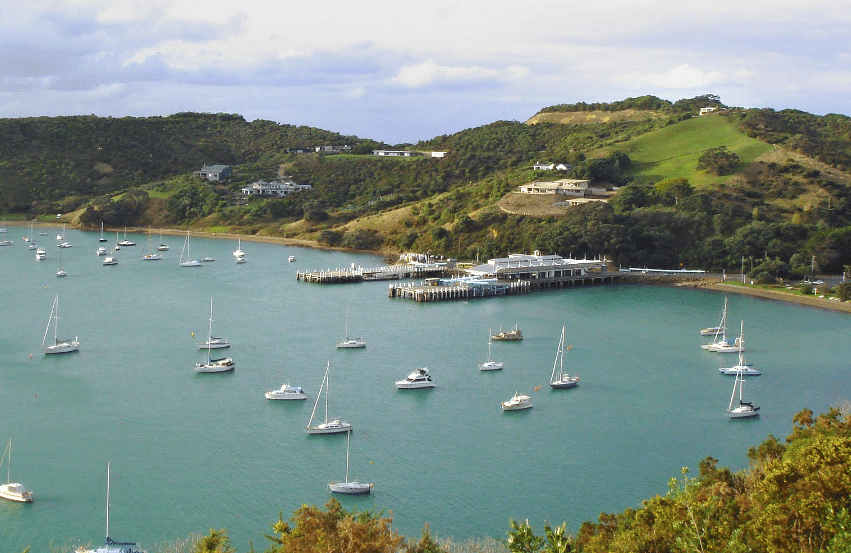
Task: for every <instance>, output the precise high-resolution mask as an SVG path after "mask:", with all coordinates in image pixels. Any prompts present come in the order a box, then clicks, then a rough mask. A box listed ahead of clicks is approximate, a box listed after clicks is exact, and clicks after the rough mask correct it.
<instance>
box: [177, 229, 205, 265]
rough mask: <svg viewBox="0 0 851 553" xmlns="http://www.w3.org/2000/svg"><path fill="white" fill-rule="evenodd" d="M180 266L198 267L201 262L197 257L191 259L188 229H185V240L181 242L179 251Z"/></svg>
mask: <svg viewBox="0 0 851 553" xmlns="http://www.w3.org/2000/svg"><path fill="white" fill-rule="evenodd" d="M179 263H180V266H181V267H200V266H201V262H200V261H198V260H197V259H192V254H190V253H189V231H188V230H187V231H186V241H185V242H184V243H183V250H182V251H181V252H180V262H179Z"/></svg>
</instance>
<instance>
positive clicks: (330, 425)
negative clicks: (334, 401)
mask: <svg viewBox="0 0 851 553" xmlns="http://www.w3.org/2000/svg"><path fill="white" fill-rule="evenodd" d="M330 370H331V362H330V361H328V366H327V367H326V368H325V376H324V377H323V378H322V385H321V386H319V393H318V394H316V401H315V402H313V412H312V413H310V420H309V421H307V426H305V427H304V431H305V432H307V433H308V434H339V433H340V432H348V431H350V430H351V429H352V425H351V424H349V423H347V422H345V421H342V420H340V419H330V418H329V417H328V402H329V399H328V398H329V396H330V395H331V392H330V389H331V383H330V380H329V379H328V373H329V372H330ZM323 391H324V392H325V421H324V422H321V423H319V424H316V425H314V424H313V418H314V417H315V416H316V406H317V405H319V399H320V398H321V397H322V392H323Z"/></svg>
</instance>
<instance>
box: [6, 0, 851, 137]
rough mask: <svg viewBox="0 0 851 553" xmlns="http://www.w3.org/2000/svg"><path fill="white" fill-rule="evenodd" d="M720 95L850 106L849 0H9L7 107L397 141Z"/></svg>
mask: <svg viewBox="0 0 851 553" xmlns="http://www.w3.org/2000/svg"><path fill="white" fill-rule="evenodd" d="M647 94H650V95H654V96H658V97H659V98H663V99H666V100H671V101H676V100H679V99H682V98H692V97H694V96H699V95H702V94H715V95H717V96H719V97H720V99H721V102H722V103H724V104H725V105H728V106H737V107H746V108H753V107H757V108H772V109H776V110H781V109H789V108H791V109H798V110H802V111H805V112H808V113H813V114H817V115H824V114H827V113H840V114H844V115H851V10H849V9H848V6H847V5H846V3H845V2H841V1H839V0H834V1H830V0H807V1H806V2H804V1H801V0H796V1H794V2H792V1H789V0H775V1H772V2H768V1H766V0H745V1H738V2H733V1H729V0H717V1H715V2H696V1H694V0H634V1H628V0H596V1H590V2H589V1H582V2H580V1H577V0H524V1H522V2H520V1H516V0H515V1H505V0H489V1H479V0H454V1H444V0H419V1H417V2H412V1H408V0H393V1H383V0H359V1H354V0H349V1H340V0H324V1H323V0H314V1H307V2H305V1H301V2H286V1H284V0H204V1H200V0H148V1H145V0H130V1H128V0H37V1H34V0H30V1H25V0H6V2H4V4H3V10H2V16H1V17H0V117H2V118H15V117H31V116H59V115H88V114H94V115H98V116H104V117H107V116H108V117H126V116H130V117H147V116H157V115H170V114H173V113H177V112H182V111H194V112H206V113H236V114H240V115H242V116H243V117H245V118H246V119H247V120H249V121H253V120H256V119H263V120H270V121H275V122H277V123H282V124H291V125H306V126H310V127H318V128H321V129H326V130H330V131H334V132H338V133H341V134H344V135H351V136H357V137H360V138H370V139H374V140H377V141H380V142H385V143H388V144H391V145H395V144H403V143H416V142H417V141H420V140H428V139H430V138H434V137H435V136H439V135H443V134H453V133H456V132H459V131H462V130H464V129H468V128H473V127H478V126H481V125H486V124H488V123H492V122H494V121H501V120H508V121H521V122H522V121H526V120H527V119H529V118H530V117H532V116H533V115H534V114H535V113H537V112H538V111H539V110H540V109H541V108H544V107H546V106H551V105H556V104H565V103H568V104H569V103H576V102H587V103H592V102H612V101H618V100H623V99H625V98H630V97H637V96H643V95H647Z"/></svg>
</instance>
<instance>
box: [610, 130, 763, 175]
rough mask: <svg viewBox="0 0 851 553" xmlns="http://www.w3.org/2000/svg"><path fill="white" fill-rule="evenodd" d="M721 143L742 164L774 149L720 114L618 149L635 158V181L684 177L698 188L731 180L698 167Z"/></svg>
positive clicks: (621, 145)
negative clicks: (710, 150)
mask: <svg viewBox="0 0 851 553" xmlns="http://www.w3.org/2000/svg"><path fill="white" fill-rule="evenodd" d="M719 146H726V147H727V149H728V150H729V151H731V152H733V153H735V154H737V155H738V156H739V158H741V160H742V163H751V162H753V161H755V160H756V159H757V158H759V156H761V155H763V154H765V153H766V152H769V151H771V149H772V146H771V145H770V144H767V143H765V142H762V141H759V140H755V139H753V138H749V137H748V136H747V135H746V134H745V133H744V132H743V131H742V130H741V129H740V128H739V126H738V119H737V118H736V117H733V116H724V115H720V114H711V115H704V116H702V117H693V118H691V119H686V120H685V121H681V122H679V123H676V124H674V125H669V126H667V127H663V128H661V129H658V130H654V131H651V132H649V133H646V134H643V135H641V136H637V137H635V138H633V139H631V140H628V141H626V142H623V143H621V144H618V145H617V147H616V148H617V150H619V151H622V152H624V153H626V154H627V155H628V156H629V158H630V159H631V160H632V164H633V165H632V168H631V170H630V171H629V174H630V176H632V177H633V178H634V180H635V182H636V183H647V184H650V183H654V182H657V181H659V180H661V179H664V178H684V179H688V181H689V182H691V183H692V184H693V185H695V186H697V187H707V186H711V185H715V184H717V183H719V182H725V181H727V180H728V179H729V176H727V177H719V176H716V175H711V174H708V173H706V172H704V171H698V170H697V161H698V158H699V157H700V156H701V155H702V154H703V153H704V152H705V151H706V150H709V149H710V148H717V147H719Z"/></svg>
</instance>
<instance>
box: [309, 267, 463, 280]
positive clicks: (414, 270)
mask: <svg viewBox="0 0 851 553" xmlns="http://www.w3.org/2000/svg"><path fill="white" fill-rule="evenodd" d="M447 271H448V267H447V264H446V263H408V264H405V265H387V266H383V267H370V268H364V267H350V268H348V269H325V270H318V271H298V272H297V273H296V280H303V281H304V282H312V283H315V284H346V283H349V282H363V281H372V280H401V279H405V278H427V277H439V276H445V275H446V273H447Z"/></svg>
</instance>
